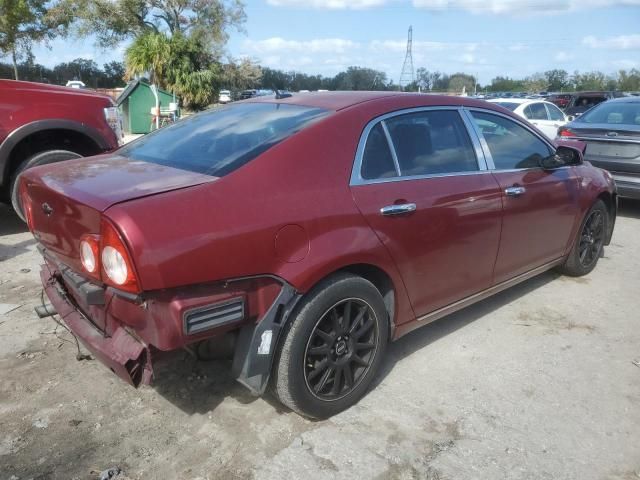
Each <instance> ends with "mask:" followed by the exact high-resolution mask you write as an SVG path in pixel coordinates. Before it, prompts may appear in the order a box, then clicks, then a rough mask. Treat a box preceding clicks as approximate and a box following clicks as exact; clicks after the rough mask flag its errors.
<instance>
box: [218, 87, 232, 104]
mask: <svg viewBox="0 0 640 480" xmlns="http://www.w3.org/2000/svg"><path fill="white" fill-rule="evenodd" d="M230 101H231V92H230V91H229V90H220V93H219V94H218V102H219V103H229V102H230Z"/></svg>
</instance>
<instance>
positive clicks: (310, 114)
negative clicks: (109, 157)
mask: <svg viewBox="0 0 640 480" xmlns="http://www.w3.org/2000/svg"><path fill="white" fill-rule="evenodd" d="M328 113H329V112H328V111H327V110H323V109H319V108H309V107H302V106H299V105H285V104H280V103H245V104H236V105H230V106H226V107H222V108H216V109H213V110H208V111H206V112H202V113H199V114H196V115H193V116H191V117H188V118H186V119H184V120H181V121H179V122H178V123H176V124H174V125H171V126H170V127H167V128H163V129H161V130H158V131H157V132H154V133H152V134H149V135H147V136H145V137H143V138H141V139H140V140H138V141H136V142H134V143H132V144H131V145H129V146H126V147H123V148H122V149H121V150H120V151H119V152H118V153H119V154H120V155H123V156H126V157H129V158H132V159H135V160H142V161H146V162H151V163H157V164H159V165H166V166H169V167H174V168H181V169H183V170H190V171H192V172H198V173H204V174H207V175H213V176H216V177H221V176H224V175H226V174H228V173H230V172H232V171H234V170H236V169H237V168H239V167H241V166H242V165H244V164H246V163H248V162H250V161H251V160H253V159H254V158H256V157H257V156H258V155H260V154H262V153H264V152H265V151H267V150H268V149H269V148H271V147H272V146H274V145H276V144H277V143H280V142H282V141H283V140H285V139H287V138H289V137H290V136H291V135H293V134H294V133H296V132H298V131H300V130H302V129H303V128H305V127H306V126H308V125H310V124H311V123H313V122H314V121H317V120H318V119H320V118H322V117H324V116H326V115H328Z"/></svg>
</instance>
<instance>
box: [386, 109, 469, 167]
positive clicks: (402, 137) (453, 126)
mask: <svg viewBox="0 0 640 480" xmlns="http://www.w3.org/2000/svg"><path fill="white" fill-rule="evenodd" d="M385 122H386V125H387V128H388V129H389V134H390V137H391V141H392V145H393V148H394V149H395V152H396V156H397V158H398V165H399V167H400V174H401V175H402V176H415V175H435V174H443V173H457V172H471V171H476V170H478V169H479V168H478V161H477V159H476V155H475V151H474V149H473V145H472V143H471V140H470V139H469V134H468V132H467V129H466V128H465V126H464V123H463V122H462V119H461V118H460V115H459V114H458V112H457V111H454V110H433V111H424V112H417V113H408V114H405V115H398V116H396V117H392V118H389V119H388V120H386V121H385Z"/></svg>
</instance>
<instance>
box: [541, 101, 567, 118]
mask: <svg viewBox="0 0 640 480" xmlns="http://www.w3.org/2000/svg"><path fill="white" fill-rule="evenodd" d="M545 106H546V107H547V111H548V112H549V118H550V119H551V120H553V121H557V120H559V121H561V122H564V120H565V119H564V114H563V113H562V112H561V111H560V109H559V108H558V107H556V106H555V105H552V104H550V103H547V104H546V105H545Z"/></svg>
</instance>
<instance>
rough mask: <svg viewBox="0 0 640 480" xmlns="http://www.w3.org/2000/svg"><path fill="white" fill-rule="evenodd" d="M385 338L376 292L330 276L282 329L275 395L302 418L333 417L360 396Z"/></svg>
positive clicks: (352, 279) (353, 279) (360, 281)
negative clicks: (284, 328) (283, 330)
mask: <svg viewBox="0 0 640 480" xmlns="http://www.w3.org/2000/svg"><path fill="white" fill-rule="evenodd" d="M345 319H348V321H346V322H345ZM388 338H389V320H388V314H387V311H386V309H385V305H384V301H383V299H382V296H381V295H380V292H379V291H378V289H377V288H376V287H375V286H374V285H373V284H372V283H371V282H369V281H368V280H365V279H364V278H362V277H358V276H353V275H348V274H336V275H332V276H331V277H328V278H327V279H325V280H324V281H322V282H321V283H320V284H318V285H317V286H316V287H315V288H314V289H313V290H311V291H310V292H309V293H308V294H307V295H306V296H305V297H304V298H303V299H302V300H301V302H300V304H299V305H298V306H297V308H296V311H295V312H294V314H293V316H292V318H291V319H290V321H289V322H288V324H287V327H286V330H285V332H284V333H283V338H282V341H281V342H280V349H279V353H278V355H277V358H276V362H275V366H274V376H273V389H274V391H275V394H276V395H277V397H278V398H279V400H280V401H281V402H282V403H283V404H284V405H286V406H287V407H289V408H290V409H292V410H293V411H295V412H297V413H299V414H301V415H303V416H306V417H311V418H319V419H321V418H327V417H330V416H332V415H335V414H337V413H339V412H341V411H343V410H345V409H347V408H349V407H351V406H352V405H354V404H355V403H356V402H357V401H358V400H360V398H362V397H363V396H364V394H365V393H366V391H367V388H368V387H369V385H370V383H371V381H372V380H373V378H374V377H375V375H376V372H377V371H378V369H379V366H380V362H381V361H382V358H383V355H384V351H385V349H386V345H387V342H388ZM323 362H324V365H325V366H324V369H323V368H322V365H323ZM323 382H324V383H323Z"/></svg>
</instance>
